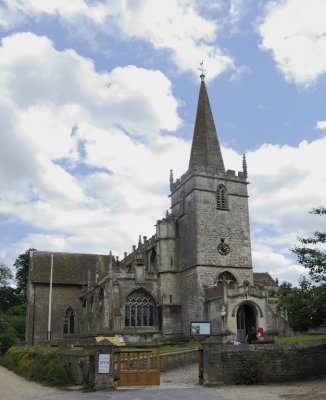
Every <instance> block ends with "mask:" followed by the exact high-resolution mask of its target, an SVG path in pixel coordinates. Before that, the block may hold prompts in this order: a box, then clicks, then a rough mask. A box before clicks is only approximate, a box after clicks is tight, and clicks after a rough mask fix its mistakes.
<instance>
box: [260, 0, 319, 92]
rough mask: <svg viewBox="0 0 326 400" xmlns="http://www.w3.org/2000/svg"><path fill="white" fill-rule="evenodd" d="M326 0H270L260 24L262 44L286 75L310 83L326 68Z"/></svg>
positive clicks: (286, 77)
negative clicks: (271, 0)
mask: <svg viewBox="0 0 326 400" xmlns="http://www.w3.org/2000/svg"><path fill="white" fill-rule="evenodd" d="M325 15H326V2H325V1H324V0H310V1H306V0H286V1H273V2H269V3H268V6H267V14H266V17H265V19H264V21H263V22H262V23H261V25H260V26H259V27H258V29H259V33H260V35H261V48H262V49H263V50H267V51H270V52H271V53H272V56H273V58H274V60H275V62H276V64H277V67H278V68H279V69H280V71H281V72H282V74H283V75H284V77H285V79H286V80H288V81H290V82H291V81H293V82H295V83H297V84H303V85H309V84H312V83H314V82H315V81H316V79H318V77H319V76H320V75H322V74H325V72H326V24H325Z"/></svg>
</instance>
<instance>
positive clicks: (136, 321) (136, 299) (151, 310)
mask: <svg viewBox="0 0 326 400" xmlns="http://www.w3.org/2000/svg"><path fill="white" fill-rule="evenodd" d="M155 315H156V305H155V300H154V299H153V297H152V296H151V295H150V294H149V293H147V292H145V291H144V290H142V289H140V290H134V291H133V292H131V293H130V294H129V295H128V296H127V302H126V306H125V326H126V327H127V326H154V324H155Z"/></svg>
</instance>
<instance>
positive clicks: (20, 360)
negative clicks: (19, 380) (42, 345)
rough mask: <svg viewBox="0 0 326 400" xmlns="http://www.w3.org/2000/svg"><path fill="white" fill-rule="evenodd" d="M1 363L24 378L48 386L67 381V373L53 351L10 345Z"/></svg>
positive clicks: (58, 384) (59, 384) (63, 383)
mask: <svg viewBox="0 0 326 400" xmlns="http://www.w3.org/2000/svg"><path fill="white" fill-rule="evenodd" d="M2 365H3V366H5V367H6V368H8V369H10V370H12V371H14V372H16V373H17V374H19V375H21V376H23V377H24V378H27V379H30V380H33V381H36V382H40V383H42V384H44V385H48V386H64V385H66V384H67V383H69V373H68V371H67V369H66V368H65V367H64V365H63V364H62V362H61V361H60V360H59V359H58V357H57V356H56V354H55V353H53V352H51V351H44V352H33V351H28V350H22V349H19V348H16V347H11V348H10V349H9V350H8V351H7V353H6V354H5V356H4V357H3V359H2Z"/></svg>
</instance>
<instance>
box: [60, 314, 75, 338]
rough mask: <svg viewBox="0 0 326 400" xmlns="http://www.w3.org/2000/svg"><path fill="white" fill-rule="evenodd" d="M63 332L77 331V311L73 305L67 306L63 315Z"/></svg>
mask: <svg viewBox="0 0 326 400" xmlns="http://www.w3.org/2000/svg"><path fill="white" fill-rule="evenodd" d="M63 333H64V334H67V335H69V334H72V333H75V312H74V310H73V309H72V308H71V307H69V308H67V310H66V312H65V314H64V317H63Z"/></svg>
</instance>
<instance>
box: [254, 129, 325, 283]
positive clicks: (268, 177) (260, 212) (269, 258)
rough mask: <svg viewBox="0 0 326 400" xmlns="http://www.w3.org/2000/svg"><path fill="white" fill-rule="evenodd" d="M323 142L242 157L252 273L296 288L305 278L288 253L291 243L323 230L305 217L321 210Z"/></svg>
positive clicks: (264, 149)
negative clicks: (246, 182)
mask: <svg viewBox="0 0 326 400" xmlns="http://www.w3.org/2000/svg"><path fill="white" fill-rule="evenodd" d="M325 152H326V138H325V137H324V138H321V139H317V140H315V141H312V142H310V143H309V142H307V141H303V142H302V143H300V144H299V146H298V147H291V146H277V145H263V146H261V147H260V148H259V149H257V150H255V151H252V152H249V153H248V154H247V159H248V169H249V180H250V182H251V185H250V186H249V195H250V199H249V205H250V217H251V231H252V232H251V233H252V246H253V259H254V269H255V270H258V271H263V270H265V271H269V272H270V273H271V274H272V276H273V277H274V278H276V277H278V278H280V280H288V281H291V282H296V281H297V279H298V278H299V275H300V274H302V273H305V274H306V275H308V274H307V271H306V270H304V269H303V268H302V267H301V266H299V265H298V263H297V261H296V259H295V257H294V256H293V255H292V253H291V252H290V251H289V249H290V248H291V247H293V246H294V245H296V244H297V243H298V242H297V237H309V236H311V234H312V232H314V231H315V230H318V229H320V230H322V231H323V230H325V221H324V220H323V219H322V218H320V217H316V216H312V215H311V214H309V213H308V212H309V211H310V210H311V209H312V208H315V207H318V206H322V205H325V198H326V189H325V187H324V186H323V185H322V184H321V182H325V180H326V171H325V168H324V154H325Z"/></svg>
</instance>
